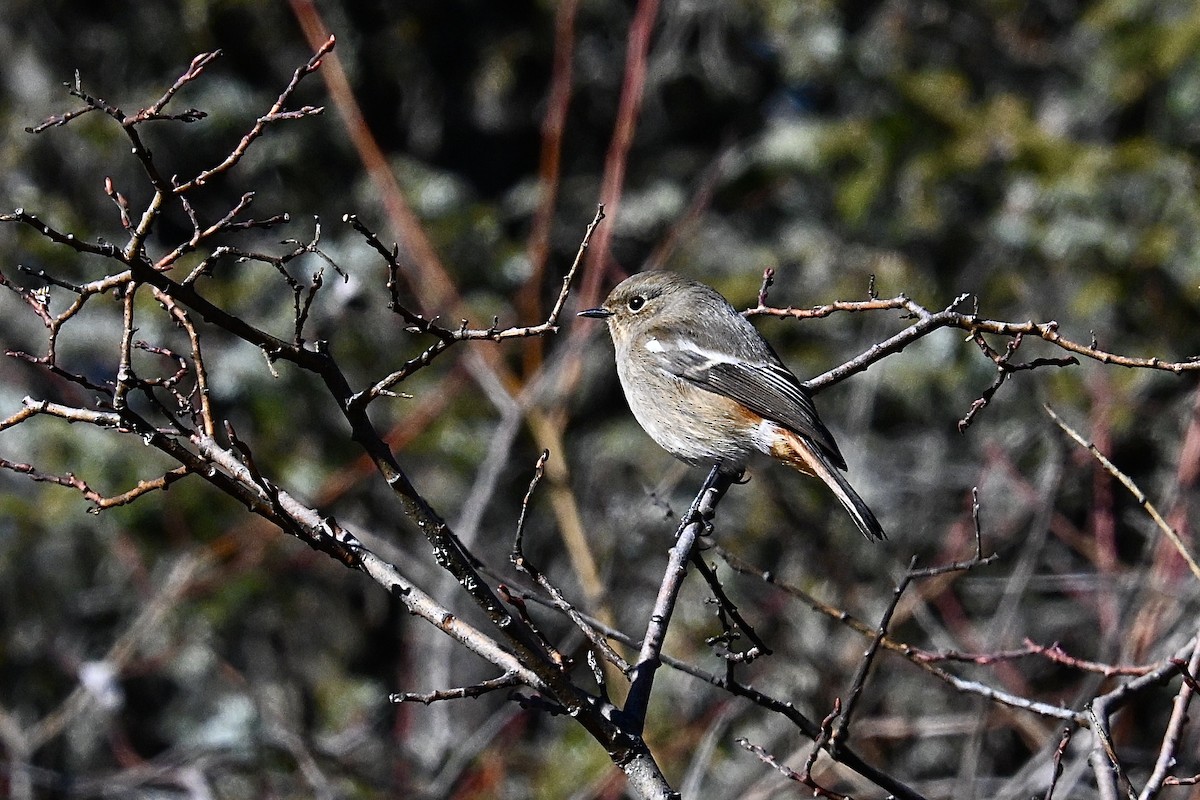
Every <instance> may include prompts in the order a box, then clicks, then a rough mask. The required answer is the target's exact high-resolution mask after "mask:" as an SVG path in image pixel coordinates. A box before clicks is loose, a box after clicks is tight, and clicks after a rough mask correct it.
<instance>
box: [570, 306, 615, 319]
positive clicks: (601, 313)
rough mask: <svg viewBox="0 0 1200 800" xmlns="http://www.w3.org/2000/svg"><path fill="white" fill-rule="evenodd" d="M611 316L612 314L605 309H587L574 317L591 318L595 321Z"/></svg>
mask: <svg viewBox="0 0 1200 800" xmlns="http://www.w3.org/2000/svg"><path fill="white" fill-rule="evenodd" d="M612 315H613V312H611V311H609V310H608V309H607V308H589V309H587V310H586V311H580V312H579V313H578V314H576V315H575V316H577V317H593V318H595V319H608V318H609V317H611V316H612Z"/></svg>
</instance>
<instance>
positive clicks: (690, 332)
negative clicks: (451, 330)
mask: <svg viewBox="0 0 1200 800" xmlns="http://www.w3.org/2000/svg"><path fill="white" fill-rule="evenodd" d="M578 316H581V317H590V318H593V319H602V320H604V321H605V322H607V324H608V331H609V334H610V335H611V337H612V341H613V346H614V349H615V350H616V365H617V375H618V377H619V379H620V382H621V388H622V390H623V391H624V393H625V399H626V400H627V402H628V404H629V408H630V410H631V411H632V412H633V415H634V417H635V418H636V419H637V421H638V422H639V423H640V424H641V426H642V428H643V429H644V430H645V431H646V433H647V434H649V435H650V438H652V439H653V440H654V441H655V442H657V443H658V445H659V446H660V447H662V448H663V449H664V450H666V451H667V452H668V453H670V454H671V455H673V456H675V457H676V458H678V459H680V460H681V461H684V462H685V463H688V464H691V465H693V466H709V467H711V466H713V465H717V466H718V467H719V469H720V470H721V472H723V473H725V474H727V475H741V474H742V472H743V471H744V469H745V467H746V464H747V462H748V460H749V459H750V457H751V456H752V455H753V454H754V453H756V452H761V453H765V454H766V455H768V456H771V457H772V458H774V459H776V460H778V461H781V462H783V463H784V464H786V465H787V466H789V467H791V468H793V469H796V470H798V471H800V472H802V473H805V474H807V475H812V476H815V477H817V478H819V479H820V480H821V481H823V482H824V483H825V485H826V486H828V487H829V489H830V490H832V492H833V494H834V496H835V497H837V499H838V500H839V501H840V502H841V504H842V505H843V506H844V507H845V509H846V511H847V512H848V513H849V515H850V518H851V519H852V520H853V521H854V524H855V525H856V526H857V527H858V529H859V530H860V531H862V533H863V534H864V535H865V536H866V537H867V538H868V539H885V538H886V534H885V532H884V529H883V526H882V525H880V523H879V520H878V519H877V518H876V517H875V514H874V513H872V511H871V509H870V508H869V507H868V506H867V504H866V502H865V501H863V499H862V498H861V497H860V496H859V495H858V493H857V492H856V491H855V490H854V488H853V487H852V486H851V485H850V482H849V480H848V479H847V478H846V476H845V475H844V474H843V473H844V472H845V470H846V459H845V458H844V457H843V456H842V453H841V451H840V450H839V449H838V445H837V442H836V441H834V438H833V434H832V433H830V432H829V429H828V428H826V427H825V424H824V423H823V422H821V418H820V417H819V416H818V415H817V409H816V406H815V405H814V404H813V401H812V398H811V396H810V395H809V392H808V391H807V390H806V389H805V388H804V386H803V384H801V382H800V380H799V379H798V378H796V376H795V375H794V374H793V373H792V371H791V370H789V369H788V368H787V367H786V366H785V365H784V363H783V361H782V360H781V359H780V358H779V356H778V355H777V354H776V352H775V350H774V349H773V348H772V347H771V345H770V344H769V343H768V342H767V340H766V339H764V338H763V337H762V335H761V334H759V332H758V330H757V329H756V328H755V327H754V326H753V325H751V324H750V323H749V322H748V321H747V320H746V318H745V317H743V316H742V315H741V314H739V313H738V312H737V311H736V310H735V309H734V308H733V306H732V305H730V303H729V301H728V300H726V299H725V298H724V297H723V296H722V295H721V294H720V293H719V292H717V291H716V290H715V289H713V288H712V287H710V286H707V285H705V284H703V283H700V282H698V281H694V280H691V279H689V278H686V277H684V276H682V275H679V274H678V273H675V272H668V271H665V270H647V271H644V272H640V273H637V274H634V275H632V276H630V277H629V278H626V279H625V280H623V281H621V282H620V283H619V284H617V286H616V287H615V288H613V290H612V292H611V293H610V294H609V295H608V297H607V298H606V299H605V300H604V302H603V303H602V304H601V305H599V306H597V307H596V308H589V309H585V310H583V311H580V312H578Z"/></svg>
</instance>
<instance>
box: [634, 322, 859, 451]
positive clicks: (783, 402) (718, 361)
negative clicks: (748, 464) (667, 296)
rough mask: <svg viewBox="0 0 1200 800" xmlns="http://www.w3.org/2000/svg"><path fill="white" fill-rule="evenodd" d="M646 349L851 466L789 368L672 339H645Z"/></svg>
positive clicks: (679, 373)
mask: <svg viewBox="0 0 1200 800" xmlns="http://www.w3.org/2000/svg"><path fill="white" fill-rule="evenodd" d="M645 352H646V354H647V355H649V356H650V358H651V360H652V362H653V363H654V364H655V366H656V367H658V368H659V369H661V370H663V371H665V372H668V373H670V374H671V375H674V376H675V377H677V378H682V379H683V380H685V381H687V382H688V383H690V384H692V385H693V386H697V387H699V388H701V389H704V390H706V391H709V392H713V393H715V394H720V395H724V396H725V397H730V398H733V399H734V400H737V401H738V402H740V403H741V404H742V405H744V406H746V407H747V408H749V409H750V410H751V411H753V412H754V413H756V414H758V415H760V416H762V417H765V418H766V419H769V420H771V421H772V422H777V423H779V424H780V425H783V426H784V427H786V428H789V429H791V430H793V431H795V432H796V433H798V434H800V435H801V436H803V437H805V438H806V439H808V440H810V441H812V442H813V443H814V444H816V445H817V446H818V447H820V448H821V450H823V451H824V452H825V453H826V455H828V456H829V457H830V460H831V461H832V462H833V464H834V465H836V466H837V467H839V468H840V469H845V468H846V460H845V459H844V458H843V457H842V454H841V452H840V451H839V450H838V446H837V443H836V442H834V440H833V434H831V433H830V432H829V429H828V428H826V427H825V425H824V423H822V422H821V420H820V418H819V417H818V416H817V409H816V407H815V406H814V405H813V401H812V398H810V397H809V396H808V392H807V391H805V389H804V387H803V386H801V385H800V381H799V380H797V379H796V376H795V375H793V374H792V373H791V372H790V371H789V370H788V368H787V367H785V366H783V364H780V363H775V362H771V361H761V360H754V361H751V360H747V359H744V358H738V357H736V356H733V355H729V354H726V353H721V352H719V351H715V350H710V349H707V348H704V347H701V346H698V345H696V344H695V343H693V342H690V341H686V340H679V339H674V338H668V337H653V338H650V339H648V340H647V341H646V343H645Z"/></svg>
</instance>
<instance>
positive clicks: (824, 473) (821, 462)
mask: <svg viewBox="0 0 1200 800" xmlns="http://www.w3.org/2000/svg"><path fill="white" fill-rule="evenodd" d="M786 433H788V434H790V436H789V439H790V441H789V442H788V447H787V451H788V452H787V454H786V456H784V458H785V460H786V461H787V463H788V464H790V465H791V466H793V467H795V468H796V469H798V470H800V471H801V472H806V473H808V474H809V475H813V476H815V477H818V478H820V479H821V480H822V481H823V482H824V483H825V485H826V486H828V487H829V488H830V489H832V490H833V494H834V496H835V497H837V499H838V500H839V501H841V504H842V505H843V506H845V507H846V511H848V512H849V513H850V518H851V519H852V520H854V524H855V525H857V526H858V529H859V530H860V531H862V532H863V535H864V536H866V537H867V538H868V539H886V538H887V534H886V533H884V532H883V526H882V525H880V524H879V520H877V519H876V518H875V514H874V513H872V512H871V509H870V508H868V507H867V504H866V502H865V501H864V500H863V499H862V498H861V497H859V496H858V492H856V491H854V487H853V486H851V485H850V481H848V480H846V476H845V475H843V474H842V471H841V470H840V469H838V468H837V467H836V466H835V465H834V464H833V463H832V462H831V461H830V460H829V459H828V458H827V457H826V456H825V454H824V453H822V452H821V451H820V449H819V448H818V447H816V446H815V445H813V444H811V443H809V442H808V441H806V440H804V439H803V438H802V437H800V436H799V435H797V434H795V433H793V432H792V431H786ZM775 455H781V454H780V453H778V451H776V452H775Z"/></svg>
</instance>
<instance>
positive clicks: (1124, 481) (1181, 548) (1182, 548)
mask: <svg viewBox="0 0 1200 800" xmlns="http://www.w3.org/2000/svg"><path fill="white" fill-rule="evenodd" d="M1043 408H1045V409H1046V413H1047V414H1049V415H1050V418H1051V419H1053V420H1054V423H1055V424H1056V425H1058V427H1060V428H1062V430H1063V432H1064V433H1066V434H1067V435H1068V436H1070V437H1071V438H1072V439H1073V440H1075V442H1076V444H1078V445H1079V446H1080V447H1083V448H1084V449H1085V450H1087V451H1088V452H1089V453H1091V454H1092V455H1093V456H1095V458H1096V460H1097V461H1099V462H1100V464H1101V465H1102V466H1103V467H1104V469H1105V471H1107V472H1108V474H1109V475H1112V476H1113V477H1114V478H1116V479H1117V480H1118V481H1120V483H1121V485H1122V486H1124V487H1125V488H1126V489H1128V490H1129V493H1130V494H1132V495H1133V499H1134V500H1136V501H1137V503H1138V505H1140V506H1141V507H1142V509H1143V510H1145V512H1146V513H1147V514H1149V515H1150V518H1151V519H1152V520H1154V524H1155V525H1157V526H1158V529H1159V530H1161V531H1162V532H1163V533H1164V534H1165V535H1166V537H1167V538H1168V539H1169V540H1170V541H1171V544H1173V545H1174V546H1175V550H1176V551H1177V552H1178V553H1179V555H1180V556H1182V557H1183V560H1184V561H1186V562H1187V565H1188V569H1190V570H1191V571H1192V575H1194V576H1195V577H1196V579H1197V580H1200V564H1197V563H1196V559H1195V557H1193V556H1192V554H1191V552H1189V551H1188V548H1187V545H1186V544H1185V543H1184V541H1183V539H1182V538H1180V536H1179V534H1178V533H1177V532H1176V531H1175V529H1174V528H1172V527H1171V525H1170V524H1169V523H1168V522H1167V521H1166V520H1165V519H1163V516H1162V514H1160V513H1158V509H1157V508H1155V507H1154V504H1153V503H1151V502H1150V500H1149V498H1147V497H1146V493H1145V492H1143V491H1142V490H1141V489H1140V488H1138V485H1137V484H1136V483H1134V482H1133V479H1132V478H1130V477H1129V476H1128V475H1126V474H1125V473H1124V472H1121V470H1119V469H1117V467H1116V465H1115V464H1113V463H1112V462H1111V461H1109V460H1108V457H1107V456H1105V455H1104V454H1103V453H1101V452H1100V449H1099V448H1098V447H1096V445H1094V444H1092V443H1091V442H1089V441H1088V440H1086V439H1084V438H1083V437H1082V436H1080V435H1079V434H1078V433H1077V432H1076V431H1075V429H1074V428H1072V427H1071V426H1070V425H1068V424H1067V423H1066V422H1064V421H1063V419H1062V418H1061V417H1060V416H1058V414H1056V413H1054V409H1052V408H1050V406H1048V405H1047V406H1043Z"/></svg>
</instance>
